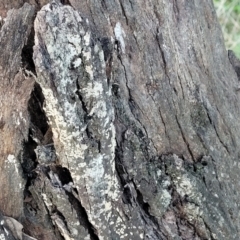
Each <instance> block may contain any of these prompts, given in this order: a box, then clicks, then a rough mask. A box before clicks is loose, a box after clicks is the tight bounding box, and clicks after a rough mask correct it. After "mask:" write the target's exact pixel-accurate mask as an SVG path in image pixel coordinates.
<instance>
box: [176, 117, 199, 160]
mask: <svg viewBox="0 0 240 240" xmlns="http://www.w3.org/2000/svg"><path fill="white" fill-rule="evenodd" d="M176 122H177V125H178V127H179V129H180V132H181V135H182V139H183V141H184V143H185V144H186V146H187V149H188V152H189V154H190V156H191V158H192V161H195V158H194V154H193V152H192V150H191V148H190V144H189V143H188V141H187V139H186V137H185V134H184V131H183V129H182V126H181V124H180V122H179V120H178V117H177V116H176Z"/></svg>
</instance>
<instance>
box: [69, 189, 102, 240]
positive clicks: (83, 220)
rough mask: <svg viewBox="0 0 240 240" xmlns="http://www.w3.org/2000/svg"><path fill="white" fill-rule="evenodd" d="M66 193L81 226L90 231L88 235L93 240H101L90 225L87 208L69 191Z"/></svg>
mask: <svg viewBox="0 0 240 240" xmlns="http://www.w3.org/2000/svg"><path fill="white" fill-rule="evenodd" d="M65 193H66V194H67V196H68V199H69V202H70V204H71V205H72V207H73V208H74V209H75V211H76V213H77V216H78V220H79V222H80V224H81V225H82V226H83V227H84V228H85V229H87V230H88V233H89V235H90V238H91V240H99V238H98V236H97V234H96V233H95V229H94V227H93V225H92V224H91V223H90V221H89V219H88V215H87V213H86V210H85V208H84V207H83V206H82V204H81V202H80V201H79V200H78V199H77V198H75V197H74V195H73V194H72V193H70V192H68V191H65Z"/></svg>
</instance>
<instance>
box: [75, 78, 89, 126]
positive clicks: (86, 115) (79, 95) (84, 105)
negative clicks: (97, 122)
mask: <svg viewBox="0 0 240 240" xmlns="http://www.w3.org/2000/svg"><path fill="white" fill-rule="evenodd" d="M76 87H77V91H76V94H77V96H78V98H79V100H80V102H81V104H82V109H83V111H84V112H85V115H84V121H85V122H88V120H89V116H88V109H87V105H86V103H85V102H84V100H83V97H82V95H81V94H80V90H81V89H80V85H79V82H78V79H77V80H76Z"/></svg>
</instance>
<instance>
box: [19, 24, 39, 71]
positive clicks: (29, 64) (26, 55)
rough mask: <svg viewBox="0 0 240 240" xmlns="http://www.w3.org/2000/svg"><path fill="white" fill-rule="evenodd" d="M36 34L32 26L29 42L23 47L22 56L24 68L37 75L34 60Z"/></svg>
mask: <svg viewBox="0 0 240 240" xmlns="http://www.w3.org/2000/svg"><path fill="white" fill-rule="evenodd" d="M34 35H35V32H34V27H32V29H31V32H30V34H29V37H28V40H27V43H26V44H25V46H24V47H23V49H22V53H21V57H22V68H23V69H26V70H28V71H31V72H32V73H33V74H34V75H36V70H35V65H34V62H33V46H34Z"/></svg>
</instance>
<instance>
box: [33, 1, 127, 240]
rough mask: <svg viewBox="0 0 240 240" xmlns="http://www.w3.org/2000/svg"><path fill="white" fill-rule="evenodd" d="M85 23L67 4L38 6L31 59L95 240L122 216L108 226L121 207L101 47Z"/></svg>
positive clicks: (62, 161)
mask: <svg viewBox="0 0 240 240" xmlns="http://www.w3.org/2000/svg"><path fill="white" fill-rule="evenodd" d="M85 26H87V24H86V23H85V22H84V21H83V20H82V18H81V17H80V15H79V13H78V12H77V11H74V10H73V9H72V8H71V7H70V6H63V5H61V4H58V3H52V4H48V5H46V6H45V7H43V8H42V10H41V11H40V12H38V15H37V17H36V20H35V46H34V61H35V65H36V71H37V81H38V82H39V84H40V86H41V88H42V91H43V94H44V97H45V112H46V115H47V117H48V119H49V124H50V125H51V127H52V131H53V141H54V145H55V148H56V154H57V155H58V158H59V162H60V164H62V166H63V167H67V168H68V169H69V171H70V173H71V176H72V178H73V181H74V184H75V186H76V188H77V190H78V193H79V198H80V199H81V203H82V205H83V207H84V208H85V209H86V212H87V214H88V218H89V221H90V222H91V224H93V226H94V227H95V228H96V230H97V234H98V237H99V239H103V236H105V237H104V239H107V238H106V236H110V235H111V234H110V231H114V232H115V234H117V232H118V231H117V229H121V231H123V233H124V228H125V227H124V223H123V220H122V218H118V221H117V223H116V224H115V226H111V230H110V228H109V224H108V222H110V221H111V218H112V217H113V216H114V215H115V214H114V213H113V212H114V211H115V212H116V211H120V210H119V209H118V208H116V207H115V206H117V205H118V204H117V202H118V201H119V199H118V198H119V195H120V194H119V189H120V188H119V184H118V181H117V177H116V172H115V161H114V158H115V146H116V141H115V128H114V125H113V120H114V111H113V107H112V104H111V101H110V96H111V90H110V88H109V86H108V84H107V78H106V73H105V62H104V57H103V51H102V50H101V47H100V45H98V44H97V43H92V38H91V32H90V31H89V30H88V29H87V27H85ZM86 118H87V119H88V120H86ZM87 129H88V132H89V131H90V132H91V134H92V135H93V136H92V137H89V136H88V134H89V133H87V131H86V130H87ZM92 139H93V140H94V141H93V140H92ZM96 140H97V141H96ZM96 142H97V143H96ZM114 221H115V220H114ZM114 227H115V229H114ZM119 234H120V232H119ZM121 235H122V232H121Z"/></svg>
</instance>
